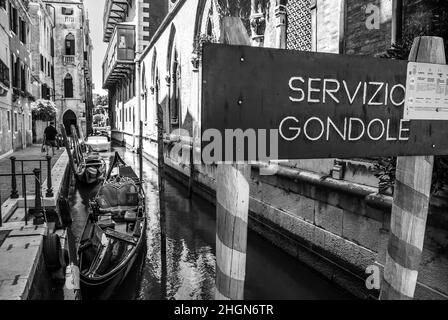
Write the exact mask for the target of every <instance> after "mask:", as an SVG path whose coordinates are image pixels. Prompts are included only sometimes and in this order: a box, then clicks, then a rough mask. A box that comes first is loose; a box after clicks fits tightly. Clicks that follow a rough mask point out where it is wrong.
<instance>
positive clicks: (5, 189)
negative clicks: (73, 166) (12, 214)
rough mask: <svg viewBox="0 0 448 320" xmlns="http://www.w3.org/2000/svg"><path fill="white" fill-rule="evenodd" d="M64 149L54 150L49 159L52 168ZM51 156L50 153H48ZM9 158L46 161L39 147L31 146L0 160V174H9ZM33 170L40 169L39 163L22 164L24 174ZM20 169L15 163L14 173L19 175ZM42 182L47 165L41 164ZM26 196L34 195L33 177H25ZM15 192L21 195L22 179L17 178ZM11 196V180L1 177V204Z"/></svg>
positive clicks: (19, 165)
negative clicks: (51, 156)
mask: <svg viewBox="0 0 448 320" xmlns="http://www.w3.org/2000/svg"><path fill="white" fill-rule="evenodd" d="M64 150H65V149H62V148H61V149H59V150H57V149H55V156H54V157H53V158H52V159H51V165H52V167H53V166H54V165H55V163H56V161H58V159H59V157H60V156H61V154H62V153H63V152H64ZM50 155H51V152H50ZM11 157H16V158H17V160H22V159H27V160H40V159H41V160H46V153H45V152H41V145H32V146H30V147H28V148H26V149H23V150H19V151H16V152H14V153H13V154H11V155H10V156H9V157H6V158H4V159H1V160H0V174H10V173H11V160H10V158H11ZM35 168H40V165H39V162H38V161H36V162H24V164H23V171H24V172H25V173H32V172H33V170H34V169H35ZM21 172H22V167H21V164H20V163H16V173H21ZM41 177H42V182H43V181H45V180H46V177H47V164H46V163H44V162H43V163H42V175H41ZM26 187H27V194H34V179H33V177H27V180H26ZM17 190H18V192H19V195H22V178H21V177H20V176H19V177H17ZM10 195H11V179H10V178H5V177H1V178H0V196H1V203H0V204H3V203H4V202H5V201H6V200H7V199H8V198H9V197H10Z"/></svg>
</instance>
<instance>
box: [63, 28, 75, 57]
mask: <svg viewBox="0 0 448 320" xmlns="http://www.w3.org/2000/svg"><path fill="white" fill-rule="evenodd" d="M65 55H66V56H74V55H75V36H74V35H73V34H72V33H69V34H68V35H67V36H66V37H65Z"/></svg>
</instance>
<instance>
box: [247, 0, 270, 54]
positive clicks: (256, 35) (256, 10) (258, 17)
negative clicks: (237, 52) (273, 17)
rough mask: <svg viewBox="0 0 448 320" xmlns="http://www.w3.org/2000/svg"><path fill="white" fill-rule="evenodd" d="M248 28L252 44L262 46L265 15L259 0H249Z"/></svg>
mask: <svg viewBox="0 0 448 320" xmlns="http://www.w3.org/2000/svg"><path fill="white" fill-rule="evenodd" d="M250 29H251V32H252V35H251V36H252V45H253V46H255V47H263V44H264V32H265V30H266V16H265V12H264V8H263V6H262V3H261V1H260V0H251V15H250Z"/></svg>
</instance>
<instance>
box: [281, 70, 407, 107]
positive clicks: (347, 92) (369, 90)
mask: <svg viewBox="0 0 448 320" xmlns="http://www.w3.org/2000/svg"><path fill="white" fill-rule="evenodd" d="M361 88H362V92H360V91H361ZM289 89H290V90H291V91H293V92H294V94H292V95H290V96H289V100H290V101H292V102H307V103H329V102H330V101H331V100H332V101H333V102H336V103H338V104H339V103H341V101H344V100H347V102H349V104H350V105H352V104H353V103H354V102H355V100H356V98H359V99H362V102H363V104H364V105H368V106H382V105H384V106H387V105H388V104H389V102H391V103H392V104H393V105H394V106H396V107H399V106H401V105H403V103H404V101H405V91H406V88H405V86H404V85H402V84H395V85H394V86H392V87H391V88H389V84H388V83H384V82H373V81H372V82H361V81H360V82H358V83H357V84H356V86H350V85H348V84H347V82H346V81H345V80H342V85H341V82H340V81H339V80H337V79H320V78H309V79H308V81H306V80H305V79H304V78H303V77H292V78H290V79H289ZM342 89H343V90H342ZM381 96H384V100H380V97H381ZM305 97H306V98H307V99H306V101H305Z"/></svg>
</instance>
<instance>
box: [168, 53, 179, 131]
mask: <svg viewBox="0 0 448 320" xmlns="http://www.w3.org/2000/svg"><path fill="white" fill-rule="evenodd" d="M180 76H181V73H180V63H179V57H178V53H177V50H176V49H174V54H173V62H172V67H171V99H170V104H171V108H170V111H171V124H173V125H176V124H179V118H180Z"/></svg>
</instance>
